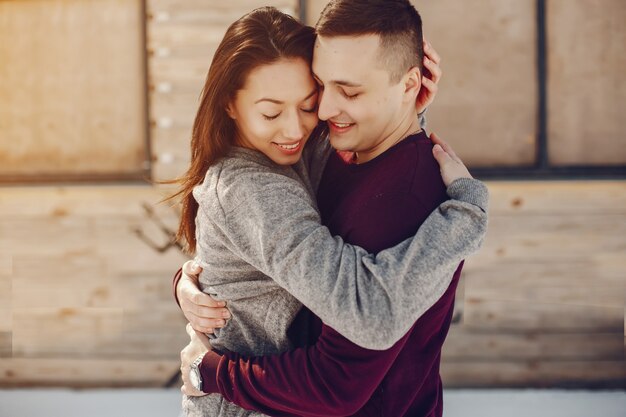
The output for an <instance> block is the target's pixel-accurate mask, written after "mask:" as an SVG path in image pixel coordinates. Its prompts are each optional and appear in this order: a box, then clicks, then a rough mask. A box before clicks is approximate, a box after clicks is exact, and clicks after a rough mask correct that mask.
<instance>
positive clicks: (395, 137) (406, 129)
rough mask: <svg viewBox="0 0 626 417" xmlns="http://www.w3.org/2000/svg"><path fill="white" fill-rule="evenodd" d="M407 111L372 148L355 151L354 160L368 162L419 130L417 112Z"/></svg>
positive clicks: (358, 162) (359, 162) (361, 162)
mask: <svg viewBox="0 0 626 417" xmlns="http://www.w3.org/2000/svg"><path fill="white" fill-rule="evenodd" d="M413 113H414V112H409V115H408V116H406V117H404V118H403V119H402V121H401V122H400V123H399V124H398V126H397V127H396V128H395V129H394V130H393V131H392V132H391V133H390V134H389V135H387V137H386V138H385V139H383V140H382V141H381V142H380V143H378V144H377V145H376V146H375V147H374V148H372V149H370V150H368V151H365V152H355V154H354V162H355V163H357V164H363V163H365V162H369V161H371V160H372V159H375V158H376V157H378V156H380V155H382V154H383V153H385V152H386V151H387V150H388V149H389V148H391V147H393V146H394V145H396V144H397V143H399V142H401V141H402V140H404V139H406V138H407V137H409V136H411V135H414V134H415V133H418V132H420V131H421V130H422V129H421V126H420V122H419V119H418V117H417V114H413Z"/></svg>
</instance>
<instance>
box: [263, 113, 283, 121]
mask: <svg viewBox="0 0 626 417" xmlns="http://www.w3.org/2000/svg"><path fill="white" fill-rule="evenodd" d="M278 116H280V113H278V114H275V115H273V116H268V115H267V114H263V118H264V119H265V120H275V119H277V118H278Z"/></svg>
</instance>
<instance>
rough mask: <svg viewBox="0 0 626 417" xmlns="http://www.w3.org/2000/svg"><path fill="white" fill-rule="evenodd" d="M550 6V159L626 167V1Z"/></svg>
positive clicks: (558, 1) (561, 1)
mask: <svg viewBox="0 0 626 417" xmlns="http://www.w3.org/2000/svg"><path fill="white" fill-rule="evenodd" d="M546 7H547V10H546V19H547V26H548V33H547V35H548V39H547V41H548V45H550V47H549V50H548V51H549V54H548V63H547V67H548V112H549V117H548V137H549V141H548V144H549V152H550V160H551V161H552V163H554V164H556V165H572V164H585V165H605V164H626V136H625V135H624V132H623V119H624V111H623V103H624V101H626V83H625V82H624V81H625V80H624V74H625V73H626V71H625V69H626V56H625V55H624V44H626V27H625V26H624V21H626V2H624V1H622V0H602V1H599V0H592V1H589V0H551V1H548V2H546ZM581 56H584V57H585V59H580V57H581Z"/></svg>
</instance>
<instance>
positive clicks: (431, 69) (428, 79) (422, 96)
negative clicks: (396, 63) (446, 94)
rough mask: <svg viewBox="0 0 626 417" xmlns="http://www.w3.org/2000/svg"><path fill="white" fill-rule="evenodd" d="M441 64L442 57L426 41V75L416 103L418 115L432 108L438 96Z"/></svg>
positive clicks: (423, 77)
mask: <svg viewBox="0 0 626 417" xmlns="http://www.w3.org/2000/svg"><path fill="white" fill-rule="evenodd" d="M440 63H441V57H440V56H439V54H438V53H437V51H435V49H434V48H433V47H432V46H431V44H430V43H428V42H427V41H426V40H425V39H424V73H423V74H422V88H421V89H420V92H419V94H418V95H417V100H416V101H415V108H416V109H417V112H418V113H422V112H423V111H424V110H426V107H428V106H430V104H431V103H432V102H433V100H434V99H435V96H436V95H437V91H438V90H439V87H438V84H439V81H440V80H441V76H442V74H443V73H442V71H441V68H440V67H439V65H440Z"/></svg>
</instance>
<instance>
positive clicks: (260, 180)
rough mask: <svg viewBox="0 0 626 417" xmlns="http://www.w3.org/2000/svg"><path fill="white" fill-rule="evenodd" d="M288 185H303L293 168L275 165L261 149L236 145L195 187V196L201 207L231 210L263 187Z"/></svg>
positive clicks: (294, 186)
mask: <svg viewBox="0 0 626 417" xmlns="http://www.w3.org/2000/svg"><path fill="white" fill-rule="evenodd" d="M285 187H293V188H294V189H296V188H303V187H302V185H301V184H300V183H298V182H297V181H295V174H294V173H293V170H292V168H291V167H282V166H279V165H276V164H275V163H273V162H272V161H271V160H269V159H268V158H267V157H265V155H262V154H259V153H258V152H255V151H251V150H248V149H241V148H236V149H234V150H233V151H231V152H230V153H229V155H228V156H226V157H224V158H222V159H221V160H220V161H219V162H218V163H216V164H214V165H212V166H211V167H210V168H209V169H208V170H207V173H206V175H205V178H204V181H203V182H202V183H201V184H199V185H198V186H196V188H195V189H194V197H195V198H196V200H197V201H198V203H199V204H200V205H201V206H202V205H209V204H210V205H215V204H219V206H221V208H222V209H224V210H226V211H228V209H231V208H234V207H236V206H239V205H240V204H242V203H243V202H245V201H247V200H249V199H250V198H251V197H253V196H254V195H255V194H259V193H260V192H262V190H266V189H268V188H285Z"/></svg>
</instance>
